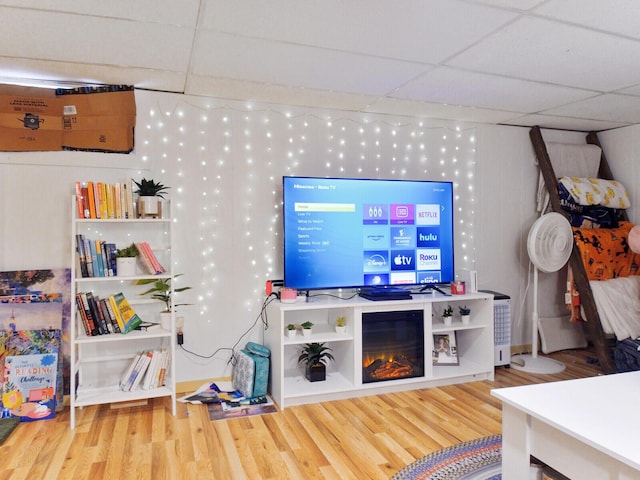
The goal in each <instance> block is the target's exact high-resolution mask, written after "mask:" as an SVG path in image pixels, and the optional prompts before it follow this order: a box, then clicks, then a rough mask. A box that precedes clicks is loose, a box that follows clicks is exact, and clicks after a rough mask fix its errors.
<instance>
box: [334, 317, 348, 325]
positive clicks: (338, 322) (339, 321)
mask: <svg viewBox="0 0 640 480" xmlns="http://www.w3.org/2000/svg"><path fill="white" fill-rule="evenodd" d="M346 324H347V319H346V318H345V317H338V318H336V327H344V326H345V325H346Z"/></svg>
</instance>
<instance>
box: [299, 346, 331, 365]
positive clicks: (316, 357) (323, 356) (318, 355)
mask: <svg viewBox="0 0 640 480" xmlns="http://www.w3.org/2000/svg"><path fill="white" fill-rule="evenodd" d="M325 345H326V344H325V343H324V342H323V343H318V342H314V343H306V344H305V345H304V347H303V348H302V353H301V354H300V356H299V357H298V363H303V364H305V365H316V364H319V363H320V364H322V365H326V361H327V360H335V359H334V358H333V355H332V354H331V353H330V352H331V351H332V350H331V348H329V347H327V346H325Z"/></svg>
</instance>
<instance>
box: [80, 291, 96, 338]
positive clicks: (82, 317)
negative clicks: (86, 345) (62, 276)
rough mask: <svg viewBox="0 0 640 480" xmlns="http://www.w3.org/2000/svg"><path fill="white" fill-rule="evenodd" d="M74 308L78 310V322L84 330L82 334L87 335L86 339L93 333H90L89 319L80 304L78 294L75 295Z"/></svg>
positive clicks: (82, 305)
mask: <svg viewBox="0 0 640 480" xmlns="http://www.w3.org/2000/svg"><path fill="white" fill-rule="evenodd" d="M76 308H77V310H78V312H77V313H78V318H79V320H80V323H81V324H82V328H83V329H84V333H85V334H86V335H87V337H90V336H92V335H93V333H92V332H91V326H90V325H89V319H88V318H87V315H86V313H85V311H84V304H83V303H82V297H81V295H80V294H79V293H77V294H76Z"/></svg>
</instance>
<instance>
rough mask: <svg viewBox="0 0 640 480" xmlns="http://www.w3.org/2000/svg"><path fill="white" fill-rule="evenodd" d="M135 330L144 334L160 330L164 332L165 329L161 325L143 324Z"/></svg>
mask: <svg viewBox="0 0 640 480" xmlns="http://www.w3.org/2000/svg"><path fill="white" fill-rule="evenodd" d="M135 330H140V331H142V332H157V331H159V330H163V328H162V325H160V324H159V323H151V322H142V323H141V324H140V325H138V326H137V327H136V328H135Z"/></svg>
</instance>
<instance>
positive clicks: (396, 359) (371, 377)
mask: <svg viewBox="0 0 640 480" xmlns="http://www.w3.org/2000/svg"><path fill="white" fill-rule="evenodd" d="M362 317H363V322H362V382H363V383H371V382H384V381H390V380H399V379H403V378H413V377H422V376H423V375H424V333H423V332H424V329H423V312H422V311H421V310H409V311H392V312H372V313H364V314H363V315H362Z"/></svg>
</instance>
